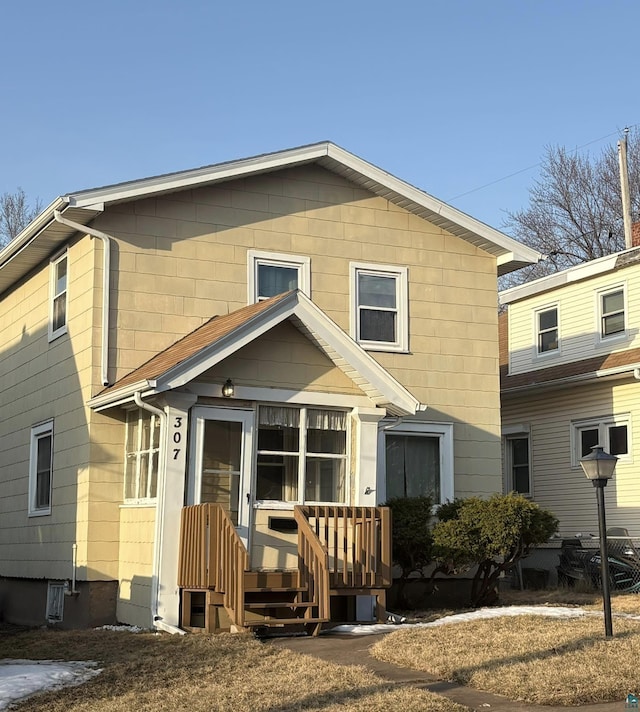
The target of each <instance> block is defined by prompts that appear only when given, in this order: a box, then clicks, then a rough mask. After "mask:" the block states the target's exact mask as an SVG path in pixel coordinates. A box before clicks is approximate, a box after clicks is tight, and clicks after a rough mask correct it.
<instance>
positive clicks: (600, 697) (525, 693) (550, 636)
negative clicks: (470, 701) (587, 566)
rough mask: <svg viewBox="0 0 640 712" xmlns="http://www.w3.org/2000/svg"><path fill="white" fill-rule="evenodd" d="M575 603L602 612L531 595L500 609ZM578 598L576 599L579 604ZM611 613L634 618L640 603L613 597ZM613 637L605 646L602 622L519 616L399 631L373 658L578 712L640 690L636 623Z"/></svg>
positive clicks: (591, 597) (593, 603)
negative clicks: (573, 707) (579, 708)
mask: <svg viewBox="0 0 640 712" xmlns="http://www.w3.org/2000/svg"><path fill="white" fill-rule="evenodd" d="M563 596H564V597H568V598H569V599H570V600H571V601H572V602H575V601H576V599H578V602H579V604H580V605H581V606H582V607H584V608H587V609H590V610H593V612H594V614H595V613H596V612H599V611H601V610H602V601H601V599H600V598H599V597H598V595H597V594H590V593H584V594H578V595H577V596H576V594H575V593H574V592H559V593H557V594H556V593H553V592H548V591H545V592H541V593H540V594H539V595H538V600H537V601H535V600H534V601H532V600H531V594H530V592H525V593H523V594H521V595H518V594H511V595H508V596H506V597H505V598H507V599H508V600H503V603H510V604H513V603H517V602H521V603H527V604H530V603H536V602H537V603H543V602H548V603H549V604H551V605H563V604H567V602H568V601H567V600H562V598H563ZM580 599H581V600H580ZM612 607H613V611H614V615H615V613H621V614H624V613H627V614H629V613H631V614H640V596H638V595H637V594H631V595H626V596H622V595H620V596H615V597H614V599H613V604H612ZM613 629H614V638H613V639H612V640H608V641H606V640H605V639H604V624H603V620H602V617H601V616H600V615H593V616H588V617H586V618H584V619H568V620H559V619H556V618H544V617H540V616H521V617H515V618H498V619H490V620H478V621H470V622H466V623H461V624H455V625H445V626H438V627H434V628H415V629H413V630H411V629H408V630H407V629H403V630H400V631H398V632H396V633H393V634H391V635H389V636H386V637H385V638H384V639H382V640H381V641H380V642H379V643H377V645H376V646H375V648H374V651H373V654H374V655H375V656H376V657H378V658H380V659H383V660H387V661H389V662H393V663H396V664H398V665H403V666H406V667H410V668H414V669H416V670H425V671H428V672H430V673H433V674H434V675H437V676H438V677H440V678H442V679H445V680H453V681H456V682H458V683H462V684H465V685H469V686H471V687H474V688H477V689H480V690H486V691H489V692H494V693H496V694H500V695H505V696H506V697H509V698H511V699H514V700H523V701H527V702H532V703H536V704H546V705H584V704H589V703H595V702H614V701H620V700H623V699H624V698H625V697H626V695H627V694H628V693H629V692H634V693H637V692H639V691H640V675H639V674H638V660H639V659H640V621H637V620H629V619H625V618H617V617H614V620H613Z"/></svg>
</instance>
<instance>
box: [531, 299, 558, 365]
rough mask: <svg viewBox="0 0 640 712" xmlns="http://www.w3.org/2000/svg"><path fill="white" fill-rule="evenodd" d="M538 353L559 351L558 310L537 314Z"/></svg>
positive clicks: (552, 309) (553, 308)
mask: <svg viewBox="0 0 640 712" xmlns="http://www.w3.org/2000/svg"><path fill="white" fill-rule="evenodd" d="M536 325H537V343H538V353H539V354H546V353H550V352H553V351H557V350H558V308H557V307H552V308H551V309H543V310H541V311H539V312H536Z"/></svg>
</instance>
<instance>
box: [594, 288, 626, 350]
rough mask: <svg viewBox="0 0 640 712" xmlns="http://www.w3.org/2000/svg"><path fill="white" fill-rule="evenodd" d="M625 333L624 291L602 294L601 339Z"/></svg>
mask: <svg viewBox="0 0 640 712" xmlns="http://www.w3.org/2000/svg"><path fill="white" fill-rule="evenodd" d="M624 332H625V309H624V289H623V288H617V289H614V290H610V291H607V292H600V337H601V338H603V339H605V338H607V337H609V336H616V335H620V334H624Z"/></svg>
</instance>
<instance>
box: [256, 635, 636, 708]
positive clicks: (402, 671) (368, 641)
mask: <svg viewBox="0 0 640 712" xmlns="http://www.w3.org/2000/svg"><path fill="white" fill-rule="evenodd" d="M382 635H383V634H380V635H362V636H360V635H337V634H329V635H321V636H319V637H317V638H312V637H299V638H276V639H273V640H271V641H270V644H272V645H276V646H279V647H283V648H288V649H289V650H293V651H294V652H296V653H303V654H305V655H312V656H314V657H316V658H320V659H321V660H327V661H329V662H332V663H337V664H338V665H363V666H364V667H366V668H368V669H369V670H371V671H372V672H373V673H375V674H376V675H378V677H380V678H382V679H383V680H385V681H386V682H390V683H392V684H394V685H413V686H415V687H420V688H422V689H425V690H430V691H431V692H435V693H436V694H438V695H442V696H443V697H447V698H449V699H450V700H452V701H453V702H457V703H458V704H460V705H464V706H466V707H468V708H469V709H470V710H473V711H474V712H570V710H571V709H579V710H580V711H581V712H583V710H587V711H588V712H623V711H624V709H625V703H624V700H620V701H619V702H607V703H602V704H595V705H581V706H579V707H574V708H571V707H555V706H554V707H547V706H546V705H545V706H542V705H532V704H528V703H524V702H515V701H513V700H509V699H507V698H506V697H500V696H498V695H493V694H491V693H490V692H481V691H480V690H474V689H472V688H470V687H464V686H463V685H458V684H456V683H453V682H443V681H439V680H437V679H436V678H435V677H433V676H432V675H429V674H428V673H424V672H420V671H418V670H410V669H408V668H402V667H399V666H398V665H392V664H391V663H385V662H383V661H382V660H377V659H376V658H374V657H372V656H371V655H370V654H369V648H370V647H371V646H372V645H374V644H375V642H376V641H378V640H379V639H380V638H381V637H382Z"/></svg>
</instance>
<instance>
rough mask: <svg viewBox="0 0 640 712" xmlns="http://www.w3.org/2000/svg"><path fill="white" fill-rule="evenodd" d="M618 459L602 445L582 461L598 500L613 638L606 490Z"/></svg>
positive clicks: (607, 625) (608, 627)
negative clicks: (605, 503)
mask: <svg viewBox="0 0 640 712" xmlns="http://www.w3.org/2000/svg"><path fill="white" fill-rule="evenodd" d="M617 462H618V458H617V457H616V456H615V455H610V454H609V453H608V452H605V451H604V449H603V448H602V447H601V446H600V445H595V446H594V447H592V448H591V453H590V454H589V455H585V457H583V458H582V459H581V460H580V465H581V466H582V469H583V470H584V474H585V475H586V476H587V477H588V478H589V479H590V480H591V483H592V484H593V486H594V487H595V488H596V497H597V500H598V529H599V530H600V578H601V580H602V603H603V609H604V634H605V637H606V638H612V637H613V626H612V624H611V593H610V591H609V552H608V550H607V522H606V518H605V512H604V488H605V487H606V486H607V482H608V481H609V480H610V479H611V478H612V477H613V472H614V470H615V469H616V463H617Z"/></svg>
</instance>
